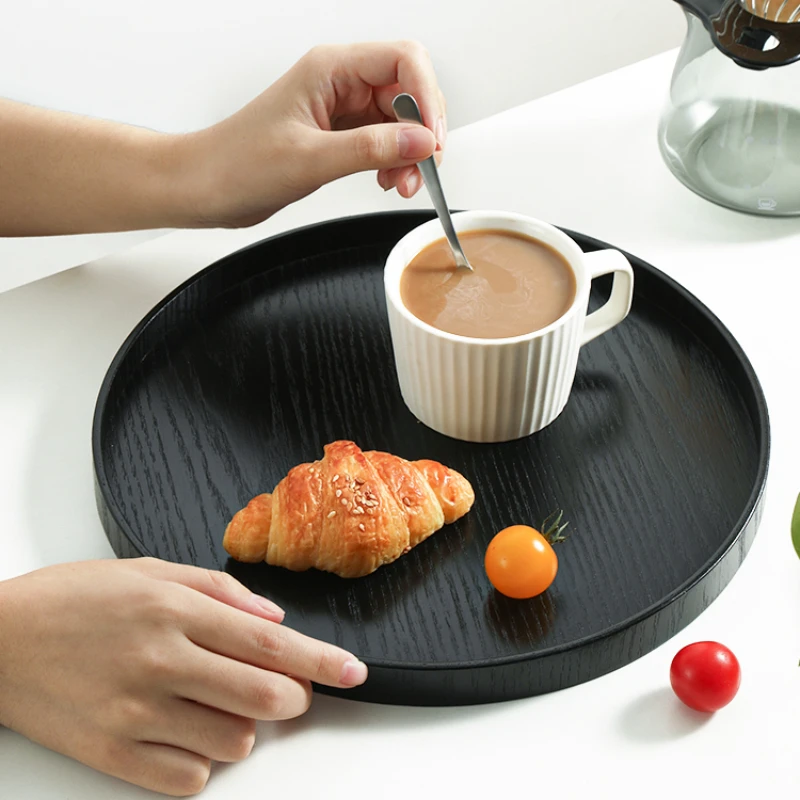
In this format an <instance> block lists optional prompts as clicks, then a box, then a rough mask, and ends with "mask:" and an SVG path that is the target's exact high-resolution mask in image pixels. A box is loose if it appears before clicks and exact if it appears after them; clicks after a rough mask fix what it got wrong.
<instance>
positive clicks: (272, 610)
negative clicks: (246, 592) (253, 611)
mask: <svg viewBox="0 0 800 800" xmlns="http://www.w3.org/2000/svg"><path fill="white" fill-rule="evenodd" d="M253 602H254V603H255V604H256V605H257V606H258V607H259V608H260V609H261V610H262V611H266V612H267V613H268V614H271V615H272V616H273V617H280V619H283V618H284V617H285V616H286V612H285V611H284V610H283V609H282V608H281V607H280V606H279V605H276V604H275V603H273V602H272V600H267V598H266V597H260V596H259V595H254V596H253Z"/></svg>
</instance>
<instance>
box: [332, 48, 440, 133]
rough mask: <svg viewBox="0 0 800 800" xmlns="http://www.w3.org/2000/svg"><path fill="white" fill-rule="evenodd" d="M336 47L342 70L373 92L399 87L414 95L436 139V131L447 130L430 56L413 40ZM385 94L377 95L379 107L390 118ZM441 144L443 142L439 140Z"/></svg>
mask: <svg viewBox="0 0 800 800" xmlns="http://www.w3.org/2000/svg"><path fill="white" fill-rule="evenodd" d="M335 47H336V49H337V50H338V61H339V68H340V69H341V70H343V71H345V72H349V73H350V74H351V75H352V76H354V77H356V78H358V79H359V80H361V81H363V82H364V83H366V84H369V85H370V86H373V87H375V88H376V89H380V88H381V87H394V86H398V87H399V92H408V94H410V95H413V96H414V99H415V100H416V101H417V105H419V109H420V112H421V113H422V121H423V122H424V123H425V126H426V127H428V128H430V129H431V130H432V131H433V133H434V135H435V136H436V138H437V139H439V138H440V133H439V130H438V129H439V128H440V127H441V128H442V129H444V128H446V120H445V108H444V103H443V99H442V94H441V92H440V91H439V83H438V81H437V80H436V73H435V72H434V69H433V63H432V61H431V57H430V55H429V53H428V51H427V50H426V49H425V47H424V46H423V45H421V44H420V43H419V42H414V41H402V42H367V43H363V44H355V45H349V46H339V45H336V46H335ZM399 92H397V93H399ZM384 94H385V93H381V92H376V98H377V99H378V100H379V107H380V108H381V111H383V112H384V114H386V115H387V116H389V117H391V118H392V119H393V118H394V112H393V111H392V109H391V98H389V104H388V106H387V104H386V98H385V97H384V96H383V95H384ZM393 96H394V93H393ZM440 121H441V126H440V125H439V122H440ZM440 144H444V142H442V141H440Z"/></svg>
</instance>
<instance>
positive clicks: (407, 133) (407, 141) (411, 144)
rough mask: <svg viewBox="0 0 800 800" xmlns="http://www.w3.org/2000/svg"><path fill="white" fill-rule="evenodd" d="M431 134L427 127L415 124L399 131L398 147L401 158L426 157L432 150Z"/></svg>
mask: <svg viewBox="0 0 800 800" xmlns="http://www.w3.org/2000/svg"><path fill="white" fill-rule="evenodd" d="M430 137H431V134H430V131H429V130H428V129H427V128H423V127H422V126H414V127H413V128H402V129H401V130H399V131H398V132H397V148H398V150H399V151H400V158H426V157H427V156H429V155H430V154H431V153H430V150H431V146H430V143H431V138H430Z"/></svg>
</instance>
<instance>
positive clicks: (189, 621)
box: [183, 595, 367, 688]
mask: <svg viewBox="0 0 800 800" xmlns="http://www.w3.org/2000/svg"><path fill="white" fill-rule="evenodd" d="M206 601H207V602H206ZM195 610H196V613H192V614H191V615H189V616H187V618H186V619H185V620H184V628H183V630H184V633H185V634H186V636H188V638H189V639H191V640H192V641H193V642H194V643H195V644H196V645H198V646H199V647H203V648H205V649H206V650H211V651H212V652H214V653H218V654H219V655H222V656H227V657H228V658H232V659H235V660H236V661H241V662H243V663H245V664H251V665H252V666H255V667H260V668H261V669H266V670H270V671H271V672H280V673H283V674H284V675H291V676H292V677H295V678H305V679H306V680H309V681H312V682H314V683H320V684H323V685H325V686H335V687H338V688H352V687H353V686H358V685H360V684H362V683H364V681H365V680H366V679H367V667H366V665H365V664H363V663H362V662H361V661H359V660H358V659H357V658H356V657H355V656H354V655H353V654H352V653H348V652H347V651H346V650H343V649H342V648H340V647H336V646H335V645H332V644H328V643H326V642H321V641H319V640H317V639H312V638H311V637H310V636H305V635H304V634H302V633H298V632H297V631H294V630H291V629H290V628H287V627H286V626H284V625H279V624H277V623H274V622H269V621H267V620H260V619H257V618H255V617H253V616H252V615H250V614H246V613H243V612H241V611H238V610H237V609H235V608H231V607H230V606H226V605H223V604H221V603H215V602H214V601H213V600H211V599H210V598H206V597H203V596H202V595H201V596H199V597H198V602H197V604H196V609H195Z"/></svg>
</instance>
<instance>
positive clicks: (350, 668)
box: [339, 661, 367, 686]
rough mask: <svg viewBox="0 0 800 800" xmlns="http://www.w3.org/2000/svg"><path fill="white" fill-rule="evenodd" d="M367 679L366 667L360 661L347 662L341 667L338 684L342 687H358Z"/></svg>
mask: <svg viewBox="0 0 800 800" xmlns="http://www.w3.org/2000/svg"><path fill="white" fill-rule="evenodd" d="M366 679H367V665H366V664H364V663H362V662H361V661H348V662H347V663H346V664H345V665H344V666H343V667H342V675H341V677H340V678H339V683H341V684H342V686H360V685H361V684H362V683H364V681H365V680H366Z"/></svg>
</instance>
